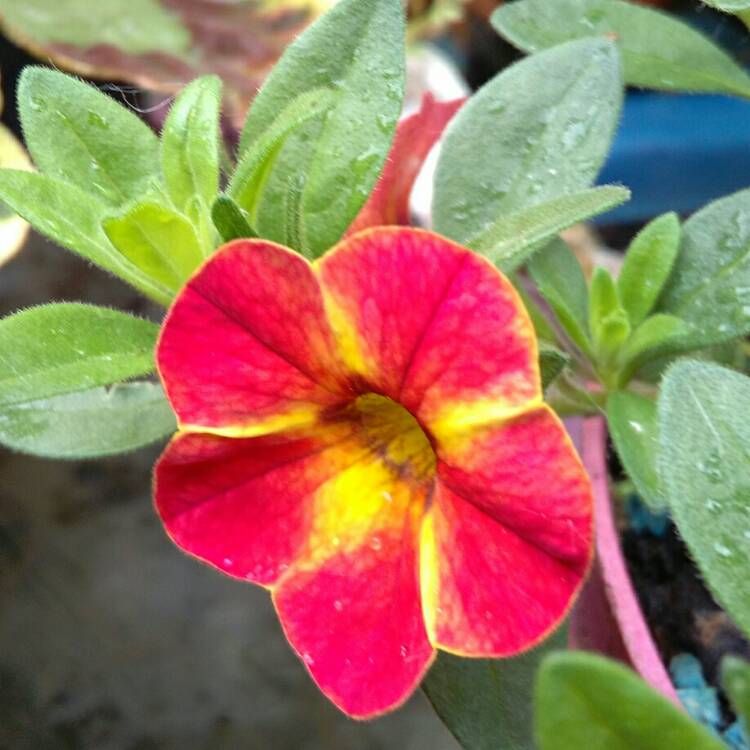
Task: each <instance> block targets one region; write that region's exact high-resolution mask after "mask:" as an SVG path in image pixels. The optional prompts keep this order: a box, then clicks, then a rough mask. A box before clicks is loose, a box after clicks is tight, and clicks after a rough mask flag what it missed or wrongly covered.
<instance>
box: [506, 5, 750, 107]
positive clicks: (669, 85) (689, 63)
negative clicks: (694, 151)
mask: <svg viewBox="0 0 750 750" xmlns="http://www.w3.org/2000/svg"><path fill="white" fill-rule="evenodd" d="M492 24H493V25H494V26H495V28H496V29H497V30H498V31H499V32H500V34H502V35H503V36H504V37H505V38H506V39H508V40H509V41H510V42H512V43H513V44H515V45H516V46H517V47H519V48H521V49H522V50H524V51H526V52H537V51H538V50H542V49H546V48H547V47H553V46H555V45H558V44H561V43H562V42H567V41H569V40H571V39H579V38H581V37H592V36H596V35H605V36H610V37H611V38H614V39H616V40H617V46H618V48H619V50H620V53H621V54H622V61H623V69H624V73H625V81H626V83H629V84H632V85H634V86H644V87H646V88H654V89H664V90H668V91H716V92H724V93H729V94H739V95H740V96H750V77H748V75H747V74H746V73H745V72H744V71H743V70H742V68H741V67H740V66H739V65H738V64H737V63H735V62H734V60H732V58H731V57H730V56H729V55H728V54H727V53H726V52H724V51H723V50H722V49H721V48H720V47H717V46H716V45H715V44H714V43H713V42H712V41H710V40H709V39H708V38H706V37H705V36H703V34H701V33H699V32H698V31H695V30H694V29H692V28H691V27H690V26H688V25H687V24H685V23H683V22H682V21H680V20H678V19H677V18H675V17H674V16H672V15H667V14H666V13H661V12H659V11H656V10H653V9H651V8H644V7H641V6H639V5H636V4H635V3H629V2H623V0H555V2H554V3H550V2H548V0H518V2H513V3H508V4H506V5H504V6H503V7H502V8H500V9H498V10H497V11H495V13H494V15H493V16H492Z"/></svg>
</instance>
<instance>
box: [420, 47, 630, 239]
mask: <svg viewBox="0 0 750 750" xmlns="http://www.w3.org/2000/svg"><path fill="white" fill-rule="evenodd" d="M621 101H622V81H621V79H620V65H619V59H618V55H617V51H616V50H615V47H614V45H613V44H612V43H611V42H608V41H607V40H605V39H586V40H581V41H576V42H571V43H570V44H564V45H561V46H560V47H557V48H555V49H551V50H548V51H546V52H543V53H541V54H539V55H534V56H532V57H529V58H526V59H525V60H521V61H520V62H518V63H516V64H515V65H512V66H511V67H509V68H507V69H506V70H504V71H503V72H501V73H500V74H499V75H498V76H496V77H495V78H493V79H492V80H491V81H490V82H489V83H487V84H486V85H485V86H483V87H482V88H481V89H480V90H479V91H478V92H477V93H476V94H475V95H474V96H472V97H471V99H470V100H469V101H468V103H467V104H465V105H464V106H463V107H462V108H461V110H460V111H459V112H458V114H457V115H456V117H455V118H454V119H453V120H452V121H451V123H450V125H449V126H448V130H447V133H446V137H445V141H444V143H443V145H442V148H441V152H440V158H439V160H438V165H437V171H436V175H435V198H434V201H433V218H434V223H435V230H436V231H438V232H440V233H441V234H444V235H446V236H448V237H450V238H451V239H454V240H456V241H457V242H467V241H468V240H470V239H472V238H473V237H476V236H477V235H478V234H480V233H481V232H484V231H487V230H488V229H489V228H490V227H491V226H492V225H493V224H495V223H497V222H498V220H499V219H500V218H501V217H503V216H507V215H508V214H512V213H514V212H516V211H519V210H520V209H523V208H528V207H529V206H533V205H536V204H538V203H544V202H546V201H550V200H553V199H556V198H560V197H561V196H564V195H567V194H569V193H575V192H578V191H580V190H582V189H584V188H587V187H588V186H589V185H590V184H591V182H592V181H593V179H594V177H596V174H597V172H598V171H599V168H600V167H601V165H602V162H603V161H604V158H605V156H606V154H607V151H608V150H609V146H610V143H611V141H612V135H613V133H614V130H615V127H616V125H617V119H618V116H619V112H620V104H621ZM477 144H482V145H481V148H478V147H477Z"/></svg>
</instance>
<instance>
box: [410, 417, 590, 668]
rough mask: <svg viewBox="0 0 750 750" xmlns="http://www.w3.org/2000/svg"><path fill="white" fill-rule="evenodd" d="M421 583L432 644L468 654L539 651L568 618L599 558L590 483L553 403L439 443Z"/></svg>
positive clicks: (421, 567)
mask: <svg viewBox="0 0 750 750" xmlns="http://www.w3.org/2000/svg"><path fill="white" fill-rule="evenodd" d="M438 457H439V463H438V477H439V478H438V482H437V488H436V492H435V497H434V500H433V504H432V506H431V509H430V511H429V512H428V514H427V517H426V519H425V524H424V527H423V532H422V546H421V558H420V569H421V582H422V596H423V601H424V607H425V619H426V622H427V628H428V632H429V633H430V639H431V640H432V642H433V643H434V644H435V645H436V646H437V647H438V648H442V649H445V650H448V651H453V652H456V653H461V654H465V655H470V656H506V655H510V654H513V653H517V652H518V651H521V650H524V649H527V648H530V647H531V646H533V645H534V644H536V643H537V642H538V641H539V640H541V639H542V638H543V637H544V636H545V635H546V634H547V633H548V632H549V631H550V630H551V629H552V628H554V627H555V626H556V625H557V624H558V623H559V622H560V620H561V619H562V618H563V616H564V615H565V613H566V612H567V610H568V609H569V607H570V605H571V603H572V600H573V597H574V596H575V594H576V593H577V591H578V589H579V587H580V585H581V583H582V582H583V579H584V577H585V574H586V572H587V570H588V566H589V563H590V559H591V554H592V533H593V532H592V499H591V488H590V484H589V480H588V477H587V476H586V473H585V471H584V469H583V467H582V465H581V463H580V460H579V459H578V457H577V455H576V453H575V450H574V448H573V446H572V444H571V442H570V440H569V439H568V437H567V435H566V434H565V432H564V428H563V426H562V424H561V423H560V421H559V420H558V419H557V417H556V416H555V415H554V413H553V412H552V411H551V410H550V409H549V408H548V407H546V406H541V407H539V408H537V409H536V410H534V411H532V412H529V413H527V414H525V415H522V416H520V417H518V418H516V419H513V420H511V421H508V422H506V423H504V424H501V425H499V426H494V427H487V428H484V429H483V430H481V431H477V432H475V433H474V434H473V435H471V436H462V437H457V438H455V440H454V441H452V442H451V443H449V444H445V445H442V446H439V448H438Z"/></svg>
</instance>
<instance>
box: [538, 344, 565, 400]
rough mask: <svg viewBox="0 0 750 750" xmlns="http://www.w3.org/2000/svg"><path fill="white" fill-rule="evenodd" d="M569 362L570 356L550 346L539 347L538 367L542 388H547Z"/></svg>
mask: <svg viewBox="0 0 750 750" xmlns="http://www.w3.org/2000/svg"><path fill="white" fill-rule="evenodd" d="M569 364H570V356H569V355H567V354H565V352H561V351H560V350H559V349H555V348H554V347H550V346H543V347H540V349H539V369H540V371H541V374H542V389H543V390H545V391H546V390H547V388H548V387H549V386H550V385H551V384H552V382H553V381H554V380H555V378H557V376H558V375H559V374H560V373H561V372H562V371H563V370H564V369H565V368H566V367H567V366H568V365H569Z"/></svg>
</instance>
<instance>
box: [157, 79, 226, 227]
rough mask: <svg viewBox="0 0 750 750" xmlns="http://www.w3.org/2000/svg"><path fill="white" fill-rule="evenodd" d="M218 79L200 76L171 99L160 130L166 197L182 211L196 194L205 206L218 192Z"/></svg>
mask: <svg viewBox="0 0 750 750" xmlns="http://www.w3.org/2000/svg"><path fill="white" fill-rule="evenodd" d="M221 87H222V84H221V79H220V78H218V77H217V76H203V77H202V78H198V79H196V80H195V81H193V82H192V83H190V84H188V85H187V86H186V87H185V88H184V89H183V90H182V93H181V94H180V95H179V96H178V97H177V98H176V99H175V102H174V104H173V105H172V108H171V109H170V110H169V115H168V116H167V119H166V120H165V122H164V128H163V129H162V133H161V168H162V172H163V174H164V182H165V184H166V188H167V192H168V194H169V197H170V199H171V200H172V202H173V203H174V205H175V207H176V208H177V210H178V211H182V212H183V213H186V212H187V211H188V209H189V208H190V205H191V202H192V200H193V199H194V198H197V199H198V200H199V201H200V203H201V204H202V205H203V206H204V207H205V209H206V210H208V209H209V208H210V207H211V204H212V203H213V201H214V199H215V198H216V196H217V194H218V192H219V138H220V132H219V117H220V115H221Z"/></svg>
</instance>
